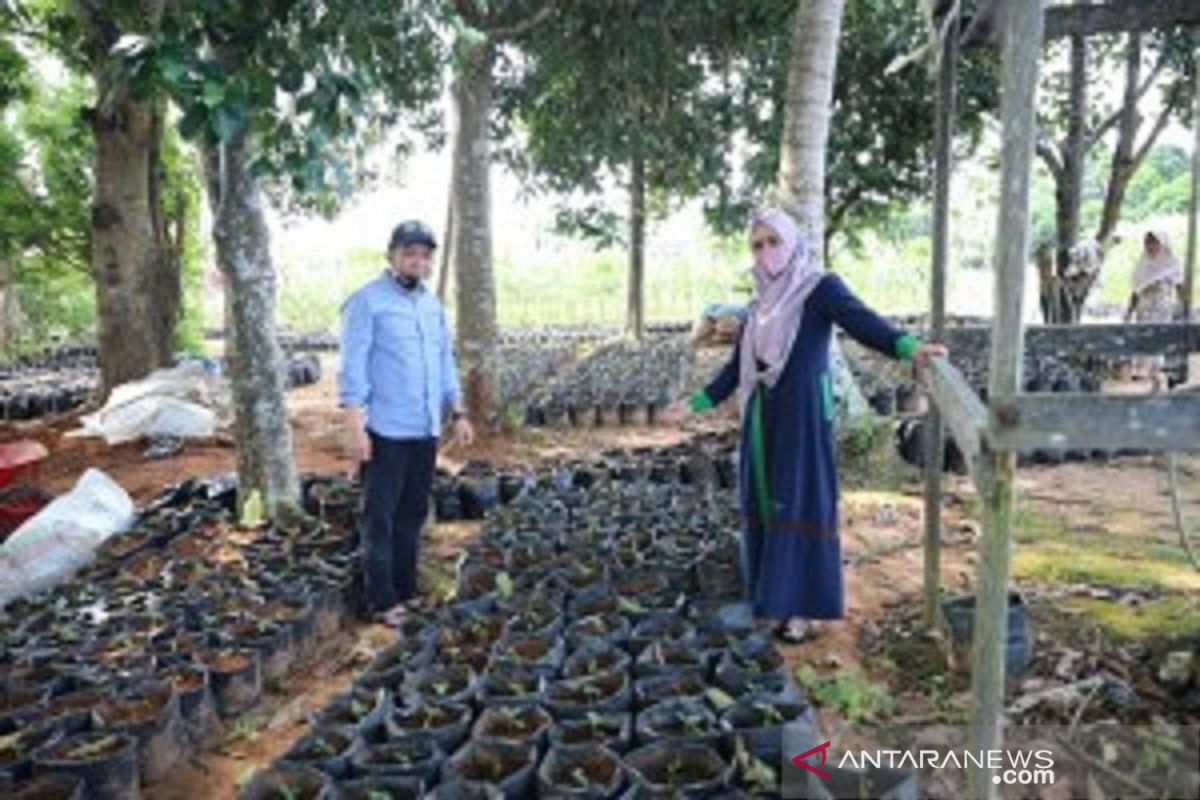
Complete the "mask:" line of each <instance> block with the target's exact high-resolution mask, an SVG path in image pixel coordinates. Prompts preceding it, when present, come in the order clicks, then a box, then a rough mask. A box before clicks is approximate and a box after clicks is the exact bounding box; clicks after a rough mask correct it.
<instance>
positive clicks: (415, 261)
mask: <svg viewBox="0 0 1200 800" xmlns="http://www.w3.org/2000/svg"><path fill="white" fill-rule="evenodd" d="M436 247H437V241H436V240H435V239H434V236H433V231H431V230H430V229H429V227H428V226H427V225H425V224H424V223H421V222H417V221H415V220H414V221H408V222H403V223H401V224H400V225H398V226H397V227H396V229H395V230H394V231H392V237H391V240H390V241H389V242H388V250H387V258H388V265H389V268H388V269H387V270H385V271H384V272H383V274H382V275H380V276H379V277H378V278H375V279H374V280H373V281H371V282H370V283H368V284H366V285H365V286H363V287H361V288H360V289H359V290H358V291H356V292H355V293H354V294H352V295H351V296H350V298H349V299H348V300H346V303H345V305H343V306H342V336H341V353H342V365H341V370H340V372H339V373H338V382H339V401H340V403H341V406H342V408H343V409H345V415H346V428H347V432H348V433H349V437H350V447H351V451H352V453H353V455H354V458H355V459H356V461H357V462H359V463H360V464H361V470H362V472H361V475H362V482H363V531H362V551H363V576H364V583H365V589H366V596H367V602H368V603H369V605H370V606H371V607H372V609H373V610H374V611H376V612H378V613H380V614H381V616H382V617H383V619H384V620H385V621H387V622H395V621H397V620H398V619H399V616H400V615H401V614H402V613H403V610H404V607H405V603H406V602H407V601H409V600H411V599H412V598H413V597H414V596H415V595H416V591H417V554H418V549H419V547H418V546H419V542H420V535H421V528H422V526H423V525H424V522H425V517H426V516H427V514H428V512H429V494H430V490H431V488H432V484H433V473H434V464H435V462H436V459H437V444H438V436H439V434H440V433H441V430H442V417H443V414H445V413H446V412H447V411H449V413H450V418H451V419H452V420H453V428H454V439H455V441H456V442H458V443H459V444H461V445H464V446H466V445H470V444H471V442H472V441H473V439H474V435H475V434H474V431H473V430H472V428H471V423H470V422H469V421H468V420H467V417H466V413H465V412H464V410H463V405H462V390H461V388H460V387H459V382H458V369H457V367H456V365H455V362H454V351H453V349H452V347H451V340H450V326H449V325H448V324H447V322H446V314H445V312H444V311H443V309H442V306H441V304H440V303H439V302H438V300H437V298H436V297H434V296H433V294H431V293H430V292H429V291H428V290H427V289H426V288H425V286H424V285H423V283H422V281H423V280H424V279H425V278H427V277H428V276H429V272H430V267H431V264H432V261H433V251H434V249H435V248H436Z"/></svg>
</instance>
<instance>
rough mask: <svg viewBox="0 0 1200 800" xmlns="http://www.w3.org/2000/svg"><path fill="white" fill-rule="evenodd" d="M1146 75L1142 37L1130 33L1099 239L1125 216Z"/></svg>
mask: <svg viewBox="0 0 1200 800" xmlns="http://www.w3.org/2000/svg"><path fill="white" fill-rule="evenodd" d="M1141 75H1142V37H1141V34H1137V33H1131V34H1130V35H1129V48H1128V50H1127V51H1126V56H1125V95H1124V100H1123V101H1122V108H1121V122H1120V124H1119V125H1118V126H1117V147H1116V150H1115V151H1114V152H1113V157H1112V165H1111V167H1110V170H1109V178H1108V188H1107V189H1106V190H1105V193H1104V211H1103V212H1102V214H1101V216H1100V228H1099V230H1098V231H1097V232H1096V240H1097V241H1099V242H1101V243H1103V242H1104V240H1105V239H1106V238H1107V237H1108V235H1109V234H1111V233H1112V232H1113V231H1114V230H1115V229H1116V227H1117V221H1118V220H1119V219H1120V216H1121V204H1122V202H1124V200H1125V189H1126V187H1128V186H1129V180H1130V178H1132V177H1133V172H1134V169H1135V166H1134V153H1133V148H1134V144H1135V142H1136V140H1137V133H1138V128H1139V127H1140V126H1141V118H1140V116H1139V114H1138V108H1137V102H1138V84H1140V83H1141Z"/></svg>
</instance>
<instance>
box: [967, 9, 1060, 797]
mask: <svg viewBox="0 0 1200 800" xmlns="http://www.w3.org/2000/svg"><path fill="white" fill-rule="evenodd" d="M1042 5H1043V4H1042V2H1040V0H1025V2H1020V3H1009V4H1008V6H1007V8H1006V13H1005V14H1003V15H1002V16H1003V18H1004V33H1003V56H1002V66H1001V73H1002V83H1001V87H1002V88H1001V98H1002V101H1001V119H1002V120H1003V123H1004V144H1003V150H1002V159H1001V163H1002V170H1001V187H1000V214H999V223H998V225H997V227H996V255H995V270H996V282H995V287H996V288H995V291H994V296H993V312H992V319H993V323H992V324H993V325H994V326H995V327H994V334H993V336H992V347H991V360H990V371H989V386H988V396H989V402H990V403H992V404H993V405H994V404H996V403H998V402H1004V401H1006V400H1009V399H1011V398H1012V397H1013V396H1014V395H1016V393H1017V390H1018V387H1019V386H1020V383H1021V358H1022V349H1023V348H1022V340H1023V331H1022V328H1021V312H1022V305H1023V298H1024V288H1025V267H1026V264H1027V263H1028V259H1029V184H1030V175H1031V168H1032V162H1033V148H1034V141H1035V137H1036V120H1035V101H1036V96H1037V80H1038V62H1039V61H1040V54H1041V46H1042V26H1043V19H1042ZM1015 474H1016V453H1015V452H1013V451H1012V450H1000V451H990V452H988V453H985V454H984V456H983V458H982V459H981V465H980V470H979V489H980V495H981V497H982V499H983V509H984V511H983V535H982V538H981V540H980V553H979V556H980V558H979V571H978V577H977V579H976V587H975V592H976V607H975V625H974V634H973V636H972V639H973V642H972V662H973V664H972V670H971V696H972V718H971V731H970V738H971V745H970V746H971V748H972V749H973V750H975V751H976V752H979V751H988V750H993V749H996V748H998V747H999V746H1000V743H1001V733H1000V721H1001V715H1002V713H1003V710H1004V706H1003V702H1004V651H1005V641H1006V640H1007V638H1008V579H1009V569H1010V562H1011V560H1012V539H1011V535H1010V534H1011V527H1012V516H1013V486H1014V477H1015ZM997 788H998V787H997V786H996V784H993V783H992V770H990V769H987V768H982V769H972V770H971V772H970V796H971V797H972V798H974V799H975V800H984V798H991V797H995V796H997V792H996V790H997Z"/></svg>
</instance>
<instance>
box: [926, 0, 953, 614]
mask: <svg viewBox="0 0 1200 800" xmlns="http://www.w3.org/2000/svg"><path fill="white" fill-rule="evenodd" d="M956 8H957V7H956ZM958 28H959V25H958V12H957V10H955V11H953V12H951V18H950V19H949V20H947V21H946V24H945V27H944V28H943V36H942V51H941V57H940V63H939V64H938V93H937V120H936V128H937V131H936V136H937V138H936V141H935V144H934V150H935V155H934V167H933V169H934V176H935V178H934V196H933V275H932V279H931V281H930V285H929V288H930V296H929V314H930V327H931V332H930V333H931V338H932V339H933V341H935V342H942V341H944V339H945V335H946V262H947V260H948V253H949V247H950V176H951V170H952V163H951V159H952V157H953V144H954V117H955V104H956V100H957V96H956V91H955V89H956V86H955V83H956V81H957V66H958V37H959V30H958ZM925 422H926V425H925V624H926V625H928V626H929V627H931V628H932V627H933V626H934V624H936V622H937V613H938V600H939V591H940V588H941V587H940V585H941V561H942V558H941V555H942V553H941V548H942V543H941V539H942V451H943V450H944V449H945V428H944V426H943V425H942V414H941V412H940V411H939V410H938V407H937V404H936V403H933V402H930V403H929V411H928V414H927V415H926V420H925Z"/></svg>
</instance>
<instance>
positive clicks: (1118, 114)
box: [1083, 52, 1167, 153]
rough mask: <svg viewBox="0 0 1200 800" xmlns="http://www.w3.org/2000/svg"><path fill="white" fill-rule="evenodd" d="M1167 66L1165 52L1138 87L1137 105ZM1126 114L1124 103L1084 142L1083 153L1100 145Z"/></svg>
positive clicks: (1135, 97)
mask: <svg viewBox="0 0 1200 800" xmlns="http://www.w3.org/2000/svg"><path fill="white" fill-rule="evenodd" d="M1166 66H1167V55H1166V53H1165V52H1164V53H1163V54H1162V55H1160V56H1159V59H1158V63H1157V64H1155V65H1154V69H1152V70H1150V74H1149V75H1148V76H1146V80H1145V81H1143V82H1142V85H1141V86H1139V87H1138V90H1137V92H1136V93H1135V94H1134V104H1135V105H1136V104H1137V103H1140V102H1141V100H1142V98H1143V97H1145V95H1146V92H1148V91H1150V87H1151V86H1153V85H1154V82H1155V81H1156V80H1157V79H1158V76H1159V75H1161V74H1162V71H1163V70H1164V69H1166ZM1125 112H1126V107H1125V104H1124V103H1122V105H1121V107H1120V108H1118V109H1117V110H1116V111H1115V112H1113V114H1112V115H1111V116H1110V117H1108V118H1107V119H1106V120H1104V122H1102V123H1100V125H1098V126H1097V127H1096V130H1094V131H1092V134H1091V135H1090V136H1089V137H1088V138H1087V141H1086V142H1084V145H1083V151H1084V152H1085V153H1086V152H1088V151H1090V150H1091V149H1092V148H1093V147H1095V146H1096V145H1097V144H1099V142H1100V140H1101V139H1103V138H1104V135H1105V134H1106V133H1108V132H1109V131H1110V130H1112V129H1113V126H1115V125H1116V124H1117V123H1118V122H1120V121H1121V118H1122V117H1123V116H1124V115H1125Z"/></svg>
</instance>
